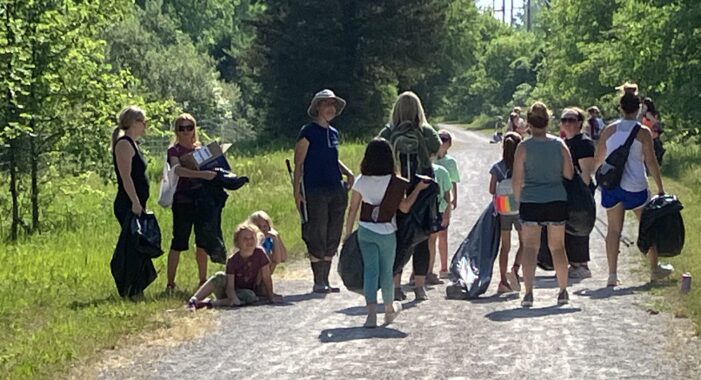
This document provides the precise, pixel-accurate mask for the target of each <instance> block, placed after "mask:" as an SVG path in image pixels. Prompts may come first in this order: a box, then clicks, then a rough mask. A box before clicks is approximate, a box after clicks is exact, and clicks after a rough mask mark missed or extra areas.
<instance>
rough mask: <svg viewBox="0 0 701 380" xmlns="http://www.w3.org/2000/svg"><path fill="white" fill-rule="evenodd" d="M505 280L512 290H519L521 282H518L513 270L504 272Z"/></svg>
mask: <svg viewBox="0 0 701 380" xmlns="http://www.w3.org/2000/svg"><path fill="white" fill-rule="evenodd" d="M506 281H507V283H508V284H509V287H510V288H511V289H512V290H513V291H514V292H520V291H521V283H520V282H519V279H518V275H517V274H516V273H514V272H506Z"/></svg>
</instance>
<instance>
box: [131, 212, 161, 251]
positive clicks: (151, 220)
mask: <svg viewBox="0 0 701 380" xmlns="http://www.w3.org/2000/svg"><path fill="white" fill-rule="evenodd" d="M130 215H131V216H129V219H130V222H129V226H130V228H131V233H132V234H133V235H134V236H136V249H137V250H138V251H139V252H140V253H142V254H144V255H146V256H147V257H150V258H152V259H155V258H156V257H159V256H161V255H162V254H163V250H162V249H161V227H160V226H159V225H158V220H156V215H154V214H153V212H151V211H144V212H143V213H141V215H139V216H135V215H134V214H131V213H130Z"/></svg>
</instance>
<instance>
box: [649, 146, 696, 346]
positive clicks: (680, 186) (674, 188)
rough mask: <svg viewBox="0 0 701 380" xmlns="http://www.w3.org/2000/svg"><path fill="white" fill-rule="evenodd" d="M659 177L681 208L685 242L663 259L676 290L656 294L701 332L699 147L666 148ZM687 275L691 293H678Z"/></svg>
mask: <svg viewBox="0 0 701 380" xmlns="http://www.w3.org/2000/svg"><path fill="white" fill-rule="evenodd" d="M668 145H669V146H667V147H666V148H667V154H666V155H665V158H664V163H663V166H662V173H663V174H664V185H665V191H667V192H668V193H672V194H676V195H677V196H678V197H679V199H680V200H681V202H682V204H683V205H684V210H682V215H683V217H684V225H685V229H686V241H685V244H684V250H683V251H682V253H681V255H679V256H677V257H674V258H671V259H663V261H665V262H670V263H671V264H673V265H674V268H675V276H677V281H676V282H675V284H676V285H677V286H673V287H667V288H663V289H661V290H659V294H661V295H663V304H664V306H665V308H667V309H668V310H671V311H672V312H673V313H674V314H675V315H677V316H680V317H689V318H691V319H692V320H693V321H694V323H695V325H696V328H697V332H698V331H701V255H700V254H699V253H700V252H701V239H699V231H701V192H699V188H701V147H699V146H698V145H693V144H689V145H681V144H675V145H671V144H668ZM684 272H689V273H691V275H692V277H693V284H692V288H691V292H690V293H688V294H686V295H684V294H681V293H680V292H679V281H678V279H679V277H678V276H680V275H681V273H684Z"/></svg>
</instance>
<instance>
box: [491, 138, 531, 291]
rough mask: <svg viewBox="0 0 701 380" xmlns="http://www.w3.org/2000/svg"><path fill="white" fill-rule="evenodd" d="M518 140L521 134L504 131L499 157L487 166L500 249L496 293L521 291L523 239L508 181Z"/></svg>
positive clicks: (519, 141)
mask: <svg viewBox="0 0 701 380" xmlns="http://www.w3.org/2000/svg"><path fill="white" fill-rule="evenodd" d="M520 143H521V135H519V134H518V133H516V132H507V133H506V134H505V135H504V142H503V143H502V149H503V153H502V159H501V160H500V161H499V162H496V163H495V164H494V165H492V168H491V169H490V170H489V174H491V178H490V180H489V193H490V194H492V195H493V196H494V208H495V209H496V210H497V212H498V213H499V222H500V223H499V225H500V226H501V227H500V229H501V231H500V238H501V244H500V247H501V248H500V251H499V274H500V275H501V281H500V282H499V286H498V287H497V293H509V292H512V291H516V292H518V291H520V290H521V285H520V284H519V281H518V269H519V265H520V264H519V263H520V260H521V256H522V252H523V240H522V238H521V222H520V221H519V219H518V205H517V204H516V203H515V202H512V200H513V184H512V182H511V179H512V173H513V168H514V153H515V152H516V148H517V147H518V145H519V144H520ZM513 229H515V230H516V233H518V250H517V251H516V257H515V258H514V265H513V266H512V268H511V272H508V273H507V267H508V265H509V251H510V250H511V230H513Z"/></svg>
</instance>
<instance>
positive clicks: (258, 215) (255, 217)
mask: <svg viewBox="0 0 701 380" xmlns="http://www.w3.org/2000/svg"><path fill="white" fill-rule="evenodd" d="M261 220H264V221H265V222H266V223H268V227H270V228H271V229H272V228H273V219H272V218H271V217H270V215H268V213H267V212H265V211H263V210H259V211H256V212H254V213H253V214H251V215H250V216H249V217H248V222H249V223H252V224H255V225H256V226H257V225H258V222H259V221H261Z"/></svg>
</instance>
